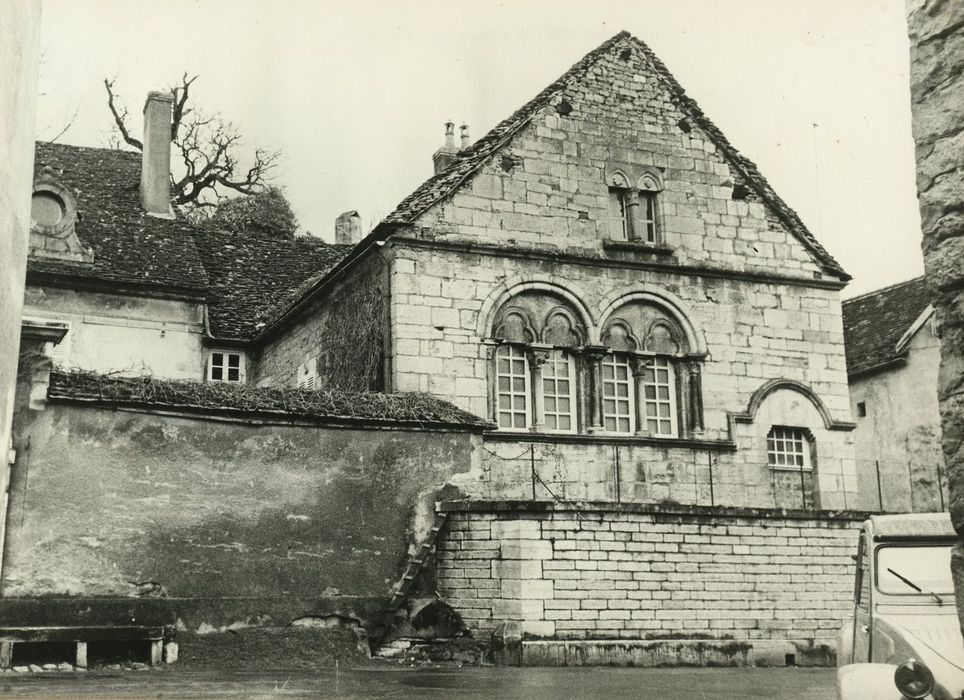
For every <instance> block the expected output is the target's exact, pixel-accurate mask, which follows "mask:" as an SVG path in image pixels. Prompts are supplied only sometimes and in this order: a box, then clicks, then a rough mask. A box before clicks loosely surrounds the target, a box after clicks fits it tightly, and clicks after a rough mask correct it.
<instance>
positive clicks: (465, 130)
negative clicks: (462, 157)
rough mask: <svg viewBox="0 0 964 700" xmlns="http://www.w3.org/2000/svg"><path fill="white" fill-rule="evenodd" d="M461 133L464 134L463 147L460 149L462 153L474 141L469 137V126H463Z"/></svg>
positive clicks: (460, 128)
mask: <svg viewBox="0 0 964 700" xmlns="http://www.w3.org/2000/svg"><path fill="white" fill-rule="evenodd" d="M459 131H461V132H462V145H461V146H460V147H459V150H460V151H464V150H465V149H466V148H468V147H469V144H471V143H472V139H471V138H470V137H469V125H468V124H463V125H462V126H460V127H459Z"/></svg>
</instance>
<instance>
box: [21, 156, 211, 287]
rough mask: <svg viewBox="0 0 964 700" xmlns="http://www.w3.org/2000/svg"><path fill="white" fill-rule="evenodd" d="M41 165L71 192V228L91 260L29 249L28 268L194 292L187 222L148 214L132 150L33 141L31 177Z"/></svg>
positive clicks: (197, 271) (197, 276)
mask: <svg viewBox="0 0 964 700" xmlns="http://www.w3.org/2000/svg"><path fill="white" fill-rule="evenodd" d="M44 167H48V168H50V170H51V173H52V176H53V178H54V179H55V180H56V181H58V182H59V183H60V184H62V185H63V186H65V187H67V188H68V189H70V191H71V192H72V194H73V195H74V198H75V199H76V201H77V210H78V214H79V217H78V220H77V223H76V225H75V229H76V232H77V236H78V238H79V239H80V240H81V242H82V243H83V244H84V245H85V246H89V247H90V248H92V249H93V252H94V260H93V262H92V263H89V264H84V263H80V262H69V261H62V260H53V259H49V258H34V257H32V258H30V260H29V261H28V264H27V269H28V271H30V272H34V273H50V274H53V275H58V276H68V275H69V276H72V277H80V278H91V279H94V280H98V281H106V282H114V283H120V284H124V285H135V286H138V287H154V288H158V287H163V288H168V289H174V290H178V291H179V292H180V293H185V294H192V295H197V296H200V290H203V289H204V288H205V287H206V285H207V275H206V274H205V272H204V268H203V267H202V265H201V261H200V257H199V256H198V252H197V249H196V248H195V247H194V240H193V238H192V237H191V231H190V227H188V226H187V224H186V223H184V222H183V221H180V220H169V219H161V218H157V217H153V216H148V215H147V214H146V213H144V209H143V207H142V206H141V201H140V190H139V187H140V177H141V155H140V154H139V153H131V152H128V151H117V150H112V149H106V148H87V147H82V146H66V145H63V144H55V143H46V142H43V141H39V142H37V144H36V157H35V160H34V173H35V177H37V176H40V174H41V173H42V172H43V169H44Z"/></svg>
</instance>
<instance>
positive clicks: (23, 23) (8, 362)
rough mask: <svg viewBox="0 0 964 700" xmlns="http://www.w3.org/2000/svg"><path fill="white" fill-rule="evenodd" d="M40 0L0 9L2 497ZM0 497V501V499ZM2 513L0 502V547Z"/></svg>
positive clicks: (23, 263)
mask: <svg viewBox="0 0 964 700" xmlns="http://www.w3.org/2000/svg"><path fill="white" fill-rule="evenodd" d="M39 65H40V0H26V1H25V2H17V3H3V4H0V75H2V76H4V78H3V80H0V123H2V124H3V129H0V161H2V162H3V167H2V168H0V494H6V492H7V488H6V487H7V459H6V455H7V448H8V446H9V445H10V425H11V422H12V420H13V403H14V388H15V386H16V376H17V357H18V347H19V342H20V314H21V308H22V305H23V287H24V275H25V274H26V269H27V241H28V238H29V235H28V232H29V230H30V192H31V190H32V183H33V150H34V144H33V141H34V113H35V110H36V101H37V68H38V66H39ZM0 498H4V496H3V495H0ZM4 512H5V508H4V506H3V502H2V501H0V542H2V541H3V524H2V519H3V515H4Z"/></svg>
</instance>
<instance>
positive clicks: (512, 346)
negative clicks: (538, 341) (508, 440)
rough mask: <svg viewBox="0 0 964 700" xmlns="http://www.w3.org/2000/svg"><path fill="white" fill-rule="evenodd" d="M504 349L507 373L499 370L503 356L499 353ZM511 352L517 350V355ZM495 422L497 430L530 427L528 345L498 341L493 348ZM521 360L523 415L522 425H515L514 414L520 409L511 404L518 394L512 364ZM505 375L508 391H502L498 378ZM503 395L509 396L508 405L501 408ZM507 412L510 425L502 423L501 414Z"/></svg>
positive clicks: (514, 429)
mask: <svg viewBox="0 0 964 700" xmlns="http://www.w3.org/2000/svg"><path fill="white" fill-rule="evenodd" d="M504 350H508V352H509V355H508V357H507V358H504V359H507V360H508V361H509V369H510V372H509V373H508V374H503V373H502V372H501V367H500V364H501V363H500V360H501V359H503V357H502V356H501V355H500V353H502V352H503V351H504ZM513 352H518V353H519V355H516V356H513V354H512V353H513ZM494 358H495V423H496V425H497V426H498V427H499V430H505V431H513V432H525V431H527V430H530V429H531V428H532V409H533V396H532V369H531V366H530V364H529V351H528V347H527V346H526V345H525V344H523V343H500V344H499V345H498V347H496V349H495V353H494ZM518 359H521V360H522V378H523V381H524V388H523V392H522V394H521V395H522V398H523V400H524V401H525V404H524V407H523V411H522V412H521V413H522V415H524V416H525V420H524V425H523V426H516V425H515V416H516V415H519V414H520V411H518V410H517V409H515V407H514V406H513V405H511V404H514V403H515V402H514V401H513V399H514V398H515V397H516V396H519V395H520V394H519V392H518V391H516V390H515V388H514V386H513V385H514V380H515V379H516V378H518V377H519V375H518V374H516V373H514V372H512V371H511V370H512V368H513V364H514V361H515V360H518ZM503 377H505V378H507V379H508V380H509V385H510V386H509V390H508V392H507V393H506V392H504V391H502V389H501V388H500V386H499V385H500V383H501V382H500V380H501V379H502V378H503ZM503 396H508V397H510V402H509V403H510V406H509V407H508V408H506V409H503V408H502V406H501V399H502V397H503ZM504 413H507V414H509V415H510V416H511V418H510V421H509V422H510V425H507V426H504V425H502V416H503V414H504Z"/></svg>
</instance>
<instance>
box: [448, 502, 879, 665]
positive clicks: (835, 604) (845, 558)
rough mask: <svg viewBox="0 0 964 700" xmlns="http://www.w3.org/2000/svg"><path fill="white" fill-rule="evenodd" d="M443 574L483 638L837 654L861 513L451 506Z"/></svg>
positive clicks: (758, 655)
mask: <svg viewBox="0 0 964 700" xmlns="http://www.w3.org/2000/svg"><path fill="white" fill-rule="evenodd" d="M442 507H443V510H446V511H448V512H449V514H450V515H449V523H448V526H447V527H448V529H447V530H446V532H445V536H444V538H443V540H442V544H441V545H440V547H439V567H438V584H439V589H438V590H439V593H440V594H441V595H442V597H443V599H444V600H445V601H446V602H447V603H449V604H450V605H452V606H453V607H454V608H455V609H456V610H457V611H458V612H459V614H460V615H461V616H462V618H463V619H464V620H465V622H466V623H467V624H468V626H469V627H470V629H471V630H472V631H473V633H474V634H475V635H476V636H477V637H480V638H487V637H488V636H489V635H491V634H493V633H495V634H496V635H497V636H512V635H517V636H518V635H522V636H523V638H524V639H540V638H554V639H565V640H592V639H619V640H655V639H663V640H668V639H670V640H685V639H690V640H706V641H708V642H710V641H713V640H716V641H717V642H720V641H729V642H735V643H739V644H744V645H749V647H750V650H749V651H750V654H749V658H748V659H747V661H748V662H749V663H766V662H768V660H771V661H772V660H776V662H778V663H780V664H781V665H782V663H783V660H784V657H785V655H786V654H788V653H793V654H797V655H798V656H799V655H801V654H802V655H804V656H805V657H807V656H809V657H811V658H814V659H817V660H820V659H822V660H823V663H827V662H828V660H829V661H832V658H833V652H832V648H833V645H834V643H835V639H836V635H837V631H838V629H839V628H840V627H841V626H842V625H843V623H844V621H845V618H846V616H847V614H848V609H849V606H850V605H851V601H852V593H853V575H854V572H853V560H852V558H851V557H852V555H853V554H854V553H855V552H856V545H857V530H858V528H859V526H860V522H861V521H862V520H863V518H864V517H865V515H864V514H859V513H836V514H830V513H822V514H820V515H816V514H806V513H802V512H800V511H783V512H779V511H770V512H764V511H753V510H748V509H730V510H715V511H714V510H710V509H708V508H680V507H673V506H667V507H656V506H639V505H636V506H628V505H622V506H617V505H607V506H602V505H598V504H596V505H591V504H569V505H564V504H552V503H546V502H529V503H518V502H517V503H509V502H499V503H493V502H489V503H483V502H479V503H467V502H450V503H446V504H443V506H442Z"/></svg>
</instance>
